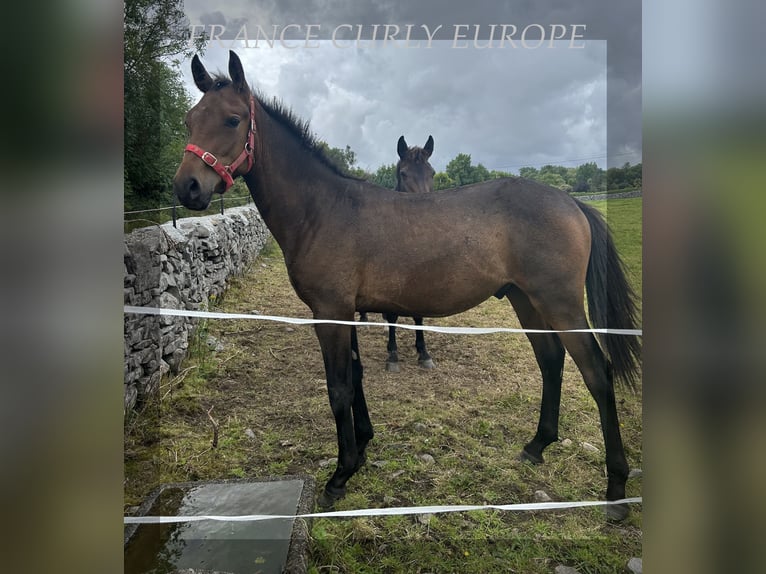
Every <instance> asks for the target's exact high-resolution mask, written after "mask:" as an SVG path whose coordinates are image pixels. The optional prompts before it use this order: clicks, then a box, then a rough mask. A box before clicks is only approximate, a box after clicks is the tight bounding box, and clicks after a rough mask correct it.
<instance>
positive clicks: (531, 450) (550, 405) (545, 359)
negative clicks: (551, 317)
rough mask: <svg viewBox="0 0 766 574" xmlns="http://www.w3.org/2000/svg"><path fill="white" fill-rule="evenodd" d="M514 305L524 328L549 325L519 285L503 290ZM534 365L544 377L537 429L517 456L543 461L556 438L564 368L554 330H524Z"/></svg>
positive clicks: (545, 327) (562, 353) (562, 354)
mask: <svg viewBox="0 0 766 574" xmlns="http://www.w3.org/2000/svg"><path fill="white" fill-rule="evenodd" d="M506 296H507V297H508V300H509V301H510V302H511V304H512V305H513V308H514V310H515V311H516V314H517V316H518V317H519V321H520V322H521V325H522V327H524V328H525V329H548V328H549V327H548V325H547V324H546V322H545V320H544V319H543V318H542V316H541V315H540V313H538V312H537V310H536V309H535V308H534V307H533V306H532V303H531V302H530V300H529V298H528V297H527V296H526V295H525V294H524V293H523V292H521V291H520V290H519V289H518V288H516V287H512V288H511V289H509V290H508V292H507V293H506ZM527 339H529V342H530V343H531V345H532V349H533V351H534V353H535V359H536V360H537V365H538V366H539V367H540V372H541V374H542V379H543V389H542V399H541V402H540V419H539V421H538V424H537V432H536V433H535V436H534V438H533V439H532V440H531V441H529V442H528V443H527V444H526V446H524V448H523V449H522V451H521V454H520V455H519V458H521V459H522V460H527V461H530V462H533V463H535V464H541V463H542V462H543V450H545V448H546V447H547V446H548V445H549V444H551V443H553V442H555V441H557V440H558V432H559V407H560V404H561V379H562V375H563V370H564V354H565V353H564V346H563V345H562V343H561V340H560V339H559V337H558V335H557V334H556V333H527Z"/></svg>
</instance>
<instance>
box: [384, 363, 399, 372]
mask: <svg viewBox="0 0 766 574" xmlns="http://www.w3.org/2000/svg"><path fill="white" fill-rule="evenodd" d="M386 371H387V372H389V373H398V372H399V363H394V362H391V361H386Z"/></svg>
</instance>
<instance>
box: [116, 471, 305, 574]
mask: <svg viewBox="0 0 766 574" xmlns="http://www.w3.org/2000/svg"><path fill="white" fill-rule="evenodd" d="M314 490H315V483H314V480H313V478H311V477H308V476H289V477H269V478H265V479H245V480H222V481H210V482H187V483H175V484H166V485H163V486H161V487H160V488H158V489H156V490H155V491H154V492H153V493H152V494H151V495H150V496H148V497H147V499H146V500H145V501H144V503H143V504H142V505H141V506H140V507H139V510H138V512H137V513H136V516H193V515H209V514H213V515H243V514H280V515H296V514H305V513H308V512H311V511H312V510H313V506H314ZM308 528H309V525H308V524H307V523H306V521H305V520H304V519H297V520H296V519H276V520H267V521H261V522H219V521H212V520H204V521H199V522H184V523H177V524H139V525H136V524H133V525H127V526H126V528H125V570H124V571H125V574H213V573H215V574H255V573H258V574H281V573H282V572H289V573H291V574H292V573H295V574H300V573H303V572H306V566H307V564H306V560H307V559H306V552H307V546H308Z"/></svg>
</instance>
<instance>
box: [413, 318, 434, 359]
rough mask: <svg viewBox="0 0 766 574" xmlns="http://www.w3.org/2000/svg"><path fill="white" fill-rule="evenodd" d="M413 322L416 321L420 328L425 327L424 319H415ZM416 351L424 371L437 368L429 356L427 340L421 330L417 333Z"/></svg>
mask: <svg viewBox="0 0 766 574" xmlns="http://www.w3.org/2000/svg"><path fill="white" fill-rule="evenodd" d="M412 320H413V321H415V325H417V326H418V327H422V326H423V317H413V318H412ZM415 350H417V352H418V365H419V366H420V367H421V368H422V369H433V368H434V367H435V366H436V365H434V361H433V359H432V358H431V355H429V354H428V349H426V338H425V336H424V335H423V331H421V330H420V329H418V330H417V331H415Z"/></svg>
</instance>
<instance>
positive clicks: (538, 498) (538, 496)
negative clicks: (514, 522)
mask: <svg viewBox="0 0 766 574" xmlns="http://www.w3.org/2000/svg"><path fill="white" fill-rule="evenodd" d="M552 501H553V499H552V498H551V497H550V496H548V493H547V492H545V491H544V490H535V502H552Z"/></svg>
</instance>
